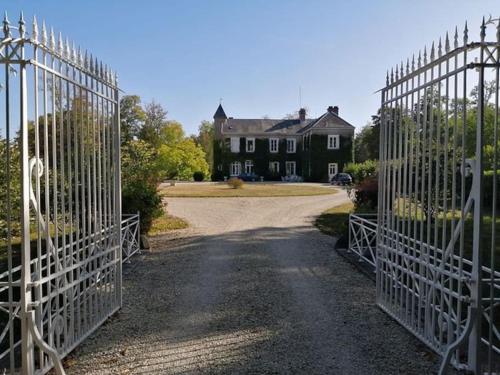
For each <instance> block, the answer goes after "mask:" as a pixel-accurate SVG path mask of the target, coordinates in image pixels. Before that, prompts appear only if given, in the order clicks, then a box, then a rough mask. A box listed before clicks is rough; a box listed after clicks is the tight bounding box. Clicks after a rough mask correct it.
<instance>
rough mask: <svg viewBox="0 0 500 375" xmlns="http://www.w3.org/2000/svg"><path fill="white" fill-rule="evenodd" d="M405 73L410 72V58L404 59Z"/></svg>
mask: <svg viewBox="0 0 500 375" xmlns="http://www.w3.org/2000/svg"><path fill="white" fill-rule="evenodd" d="M406 74H407V75H408V74H410V58H407V59H406Z"/></svg>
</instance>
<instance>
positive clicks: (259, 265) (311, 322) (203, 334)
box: [66, 192, 438, 375]
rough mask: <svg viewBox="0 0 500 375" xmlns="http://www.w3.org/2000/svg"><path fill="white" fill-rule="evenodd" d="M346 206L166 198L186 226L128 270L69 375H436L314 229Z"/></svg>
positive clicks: (331, 199) (70, 363)
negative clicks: (113, 306)
mask: <svg viewBox="0 0 500 375" xmlns="http://www.w3.org/2000/svg"><path fill="white" fill-rule="evenodd" d="M345 200H346V195H345V193H343V192H342V193H340V194H336V195H331V196H315V197H294V198H214V199H207V198H202V199H190V198H184V199H183V198H180V199H174V198H171V199H169V211H170V212H171V213H172V214H174V215H177V216H181V217H183V218H186V219H187V220H188V221H189V222H190V223H192V225H193V226H192V228H190V229H187V230H183V231H180V232H176V233H173V234H170V235H168V236H164V237H161V238H156V239H155V240H153V246H154V251H153V252H151V253H147V254H142V255H139V256H138V257H136V258H135V259H133V260H132V263H131V264H128V265H126V266H125V270H124V307H123V309H122V310H121V311H120V312H119V313H118V314H117V315H116V316H115V317H113V318H112V319H111V320H110V321H109V322H108V323H106V324H105V325H104V326H103V327H101V328H100V329H99V330H98V331H97V333H95V334H94V335H92V336H91V337H90V338H89V339H88V340H87V341H85V343H84V344H82V345H81V346H80V347H79V348H78V349H77V350H76V351H75V352H74V353H73V354H72V355H71V356H70V357H69V358H68V360H67V361H66V365H67V367H68V370H67V371H68V374H85V375H90V374H302V373H304V374H308V375H309V374H427V373H435V371H436V364H437V362H438V359H437V357H435V356H433V355H432V354H431V353H430V352H429V351H428V350H426V349H425V347H424V346H423V345H422V344H420V343H419V341H418V340H416V339H415V338H414V337H413V336H411V335H410V334H409V333H407V332H406V331H405V330H404V329H403V328H401V327H400V326H399V325H398V324H397V323H395V322H394V321H393V320H391V319H390V318H389V317H388V316H387V315H386V314H384V313H383V312H382V311H381V310H379V309H378V308H377V307H376V306H375V304H374V294H375V288H374V284H373V282H372V281H370V280H369V279H368V278H367V277H366V276H364V275H362V274H361V273H359V272H358V271H357V270H356V269H355V268H353V267H352V265H351V264H349V263H347V262H346V261H345V260H344V259H343V258H342V257H340V256H339V255H337V254H336V252H335V251H333V250H332V249H333V244H334V239H333V238H331V237H328V236H326V235H323V234H321V233H320V232H319V231H317V230H316V229H315V228H314V227H312V226H311V224H310V223H311V220H312V219H313V217H314V216H315V215H317V214H319V213H320V212H322V211H323V210H325V209H326V208H329V207H332V206H333V205H335V204H340V203H343V202H344V201H345Z"/></svg>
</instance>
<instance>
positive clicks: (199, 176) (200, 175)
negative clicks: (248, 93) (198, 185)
mask: <svg viewBox="0 0 500 375" xmlns="http://www.w3.org/2000/svg"><path fill="white" fill-rule="evenodd" d="M204 179H205V174H204V173H203V172H200V171H196V172H194V173H193V180H195V181H197V182H200V181H203V180H204Z"/></svg>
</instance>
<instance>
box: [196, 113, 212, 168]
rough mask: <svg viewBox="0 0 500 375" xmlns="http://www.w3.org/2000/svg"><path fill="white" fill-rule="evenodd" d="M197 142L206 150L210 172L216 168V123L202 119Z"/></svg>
mask: <svg viewBox="0 0 500 375" xmlns="http://www.w3.org/2000/svg"><path fill="white" fill-rule="evenodd" d="M195 141H196V144H197V145H198V146H200V147H201V148H202V149H203V151H204V152H205V160H206V161H207V163H208V168H209V170H210V172H212V171H213V170H214V123H213V122H210V121H202V122H201V124H200V126H199V127H198V135H197V136H196V139H195Z"/></svg>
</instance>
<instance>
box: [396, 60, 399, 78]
mask: <svg viewBox="0 0 500 375" xmlns="http://www.w3.org/2000/svg"><path fill="white" fill-rule="evenodd" d="M397 80H399V67H398V64H396V81H397Z"/></svg>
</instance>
